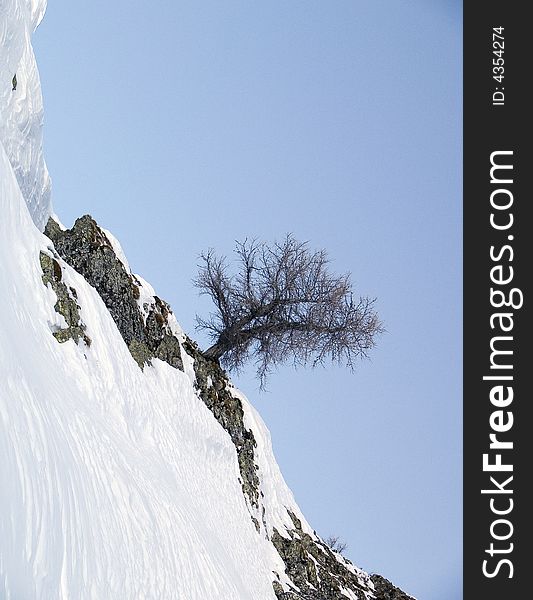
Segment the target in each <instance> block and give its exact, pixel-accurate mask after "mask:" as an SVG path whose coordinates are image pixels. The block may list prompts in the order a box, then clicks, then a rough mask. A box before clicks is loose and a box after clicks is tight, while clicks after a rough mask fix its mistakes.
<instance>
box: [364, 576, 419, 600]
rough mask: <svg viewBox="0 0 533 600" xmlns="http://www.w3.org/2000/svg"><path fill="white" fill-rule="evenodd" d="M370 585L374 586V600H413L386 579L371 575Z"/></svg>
mask: <svg viewBox="0 0 533 600" xmlns="http://www.w3.org/2000/svg"><path fill="white" fill-rule="evenodd" d="M370 579H372V583H373V584H374V588H375V592H374V594H375V595H376V598H378V599H379V600H413V598H412V597H411V596H408V595H407V594H406V593H405V592H402V590H401V589H400V588H397V587H396V586H395V585H393V584H392V583H391V582H390V581H389V580H388V579H385V577H382V576H381V575H371V576H370Z"/></svg>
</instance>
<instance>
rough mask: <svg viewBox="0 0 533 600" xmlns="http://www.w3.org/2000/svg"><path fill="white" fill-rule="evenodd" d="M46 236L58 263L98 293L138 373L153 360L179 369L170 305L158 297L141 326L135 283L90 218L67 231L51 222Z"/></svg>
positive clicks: (78, 220)
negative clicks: (73, 270)
mask: <svg viewBox="0 0 533 600" xmlns="http://www.w3.org/2000/svg"><path fill="white" fill-rule="evenodd" d="M44 233H45V235H47V236H48V237H49V238H50V239H51V240H52V241H53V242H54V247H55V249H56V251H57V252H58V253H59V255H60V256H61V258H63V259H64V260H65V261H66V262H67V263H68V264H69V265H70V266H71V267H73V268H74V269H75V270H76V271H78V273H80V274H81V275H83V277H85V279H86V280H87V281H88V282H89V283H90V284H91V285H92V286H93V287H94V288H96V290H97V291H98V293H99V294H100V297H101V298H102V300H103V301H104V304H105V305H106V307H107V309H108V310H109V312H110V314H111V316H112V317H113V320H114V321H115V323H116V324H117V327H118V330H119V331H120V334H121V335H122V337H123V339H124V341H125V342H126V344H127V346H128V348H129V350H130V352H131V354H132V356H133V358H134V359H135V360H136V361H137V363H138V365H139V366H140V367H141V368H143V366H144V365H145V364H150V359H151V358H154V357H155V358H160V359H161V360H164V361H165V362H167V363H169V364H170V365H171V366H173V367H174V368H177V369H183V363H182V361H181V353H180V348H179V342H178V341H177V340H176V339H175V338H174V336H173V335H172V333H171V331H170V329H169V327H168V315H169V314H170V309H169V306H168V305H167V304H166V303H165V302H163V301H162V300H160V299H159V298H157V297H156V298H155V304H154V306H152V307H147V308H148V310H149V314H148V316H147V317H146V322H145V320H144V319H143V315H142V313H141V311H140V309H139V305H138V302H137V300H138V299H139V295H140V294H139V286H138V284H137V282H136V281H135V278H134V277H133V276H132V275H130V274H129V273H128V272H127V271H126V269H125V267H124V265H123V264H122V262H121V261H120V260H119V259H118V258H117V256H116V254H115V252H114V250H113V246H112V244H111V243H110V241H109V240H108V239H107V237H106V236H105V234H104V232H103V231H102V230H101V229H100V227H98V225H97V223H96V221H95V220H94V219H93V218H92V217H91V216H90V215H85V216H84V217H81V218H79V219H77V220H76V222H75V223H74V226H73V227H72V229H67V230H66V231H63V230H62V229H61V228H60V227H59V225H58V224H57V223H56V222H55V221H54V220H53V219H49V221H48V223H47V225H46V228H45V230H44Z"/></svg>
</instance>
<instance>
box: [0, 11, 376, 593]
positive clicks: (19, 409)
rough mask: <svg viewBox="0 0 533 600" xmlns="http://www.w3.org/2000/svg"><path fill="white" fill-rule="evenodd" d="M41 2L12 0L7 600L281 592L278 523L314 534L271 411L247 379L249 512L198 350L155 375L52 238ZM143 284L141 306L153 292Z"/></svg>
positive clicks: (0, 258)
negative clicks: (60, 305) (67, 333)
mask: <svg viewBox="0 0 533 600" xmlns="http://www.w3.org/2000/svg"><path fill="white" fill-rule="evenodd" d="M45 7H46V2H45V1H44V0H26V1H24V0H0V52H1V58H2V60H1V61H0V68H1V78H0V116H1V120H0V294H1V299H2V300H1V309H0V381H1V382H2V386H1V389H0V600H56V599H57V600H60V599H61V600H67V599H68V600H77V599H79V600H82V599H83V600H87V599H95V600H104V599H108V598H113V600H136V599H139V600H140V599H153V600H171V599H178V598H179V599H182V600H200V599H202V600H205V599H206V598H209V599H210V600H216V599H220V600H263V599H264V600H267V599H268V600H275V598H276V594H275V593H274V589H273V585H272V582H273V580H274V579H277V581H278V582H279V586H280V587H281V588H282V589H283V590H288V589H289V587H290V586H291V585H292V584H291V581H290V580H289V578H288V575H287V574H286V572H285V571H286V564H285V563H284V562H283V560H282V558H281V556H280V554H279V553H278V550H277V549H276V547H275V545H274V544H273V543H272V538H273V535H274V534H275V532H278V533H279V534H280V535H281V536H282V538H284V539H285V538H286V539H291V537H292V538H294V537H296V539H300V538H301V537H302V536H304V534H308V535H309V536H311V537H312V538H313V539H318V538H316V535H315V534H314V532H313V530H312V529H311V527H310V526H309V525H308V524H307V522H306V521H305V519H304V517H303V515H302V514H301V512H300V510H299V508H298V507H297V505H296V503H295V501H294V498H293V496H292V493H291V492H290V490H289V489H288V487H287V485H286V484H285V482H284V480H283V477H282V475H281V473H280V471H279V468H278V466H277V463H276V461H275V459H274V456H273V453H272V448H271V443H270V436H269V434H268V431H267V430H266V428H265V426H264V424H263V422H262V420H261V418H260V417H259V415H258V414H257V413H256V412H255V410H254V409H253V408H252V407H251V406H250V404H249V403H248V401H247V400H246V398H245V397H244V396H243V395H242V394H240V392H238V391H236V390H235V391H234V394H235V397H236V398H238V399H239V400H240V402H241V403H242V407H243V410H244V421H245V424H246V427H247V428H249V429H250V430H251V431H252V432H253V435H254V438H255V441H256V447H255V451H254V452H255V461H256V464H257V468H258V477H259V490H260V497H261V501H260V505H259V507H253V506H251V505H250V504H249V502H248V501H247V499H246V497H245V494H243V487H242V485H241V481H240V479H239V476H240V471H239V464H238V459H237V453H236V448H235V446H234V444H233V442H232V441H231V439H230V436H229V435H228V433H227V432H226V431H225V430H224V429H223V428H222V427H221V425H220V424H219V422H218V421H217V420H216V419H215V417H214V416H213V413H212V412H211V411H210V410H209V409H208V408H207V407H206V405H205V404H204V402H202V400H201V399H200V398H199V395H198V393H197V391H196V390H195V387H194V382H195V372H194V369H193V366H192V359H191V358H190V357H189V356H188V355H187V354H186V353H184V352H182V356H183V358H184V370H183V371H181V370H179V369H176V368H172V367H171V366H169V365H168V364H167V363H165V362H162V361H160V360H153V364H152V366H150V367H145V368H144V370H141V369H140V368H139V366H138V365H137V363H136V362H135V360H134V359H133V358H132V355H131V354H130V352H129V351H128V348H127V346H126V344H125V343H124V341H123V339H122V337H121V335H120V333H119V331H118V329H117V326H116V324H115V322H114V321H113V319H112V317H111V315H110V313H109V311H108V309H107V308H106V306H105V305H104V303H103V301H102V299H101V298H100V296H99V294H98V293H97V291H96V290H95V289H94V288H93V287H91V286H90V285H89V284H88V283H87V281H86V280H85V279H84V278H83V277H82V276H81V275H80V274H78V273H77V272H76V271H74V270H73V269H72V268H71V267H70V266H69V265H68V264H67V263H66V262H64V261H63V260H61V259H60V258H59V257H58V255H57V254H55V251H54V248H53V244H52V242H51V240H50V239H49V238H48V237H46V236H44V235H43V234H42V233H41V231H42V230H43V228H44V225H45V223H46V221H47V219H48V217H49V216H50V215H51V214H52V208H51V203H50V180H49V177H48V172H47V170H46V165H45V162H44V159H43V154H42V98H41V93H40V85H39V76H38V72H37V69H36V65H35V60H34V56H33V52H32V49H31V44H30V36H31V33H32V32H33V30H34V29H35V27H36V26H37V24H38V23H39V21H40V19H41V18H42V16H43V13H44V10H45ZM15 72H16V73H17V79H18V86H17V90H16V91H14V92H13V91H12V90H11V79H12V77H13V74H14V73H15ZM106 233H107V232H106ZM107 234H108V237H109V240H110V241H111V244H112V246H113V248H114V249H115V252H116V254H117V256H119V258H120V259H121V260H122V261H123V263H124V264H125V266H126V268H127V269H128V270H129V267H128V266H127V260H126V258H125V257H124V255H123V253H122V251H121V249H120V245H119V243H118V242H117V240H115V239H114V238H113V237H112V236H111V234H109V233H107ZM41 252H44V253H46V254H47V255H49V256H50V257H55V259H56V260H57V262H58V264H59V265H60V267H61V271H62V273H61V277H62V281H63V283H65V284H66V285H67V286H69V287H71V288H74V289H75V290H76V301H77V304H78V305H79V307H80V315H81V319H82V321H83V322H84V324H85V325H86V333H87V335H88V336H89V338H90V339H91V341H92V342H91V344H90V346H87V345H86V344H85V343H83V342H82V341H80V343H79V344H76V343H75V342H74V341H73V340H72V339H70V340H68V341H66V342H65V343H61V344H60V343H58V341H57V340H56V338H55V337H54V336H53V335H52V333H53V332H54V331H57V330H58V329H60V328H62V327H64V326H65V320H64V318H63V317H62V316H61V315H60V314H59V313H58V312H56V310H55V309H54V305H55V303H56V300H57V297H56V294H55V292H54V291H52V289H51V287H50V285H44V284H43V280H42V275H43V271H42V267H41V263H40V260H39V256H40V253H41ZM138 281H139V283H140V285H141V302H142V301H144V300H146V301H147V302H150V301H151V300H153V295H154V291H153V289H152V288H151V287H150V286H149V285H148V284H147V283H146V282H144V281H143V280H142V279H141V278H138ZM170 325H171V328H172V331H173V333H174V334H175V335H176V336H178V337H179V336H182V337H183V334H182V332H181V329H180V327H179V325H178V324H177V322H176V321H175V319H174V317H173V316H172V322H171V323H170ZM289 511H290V512H291V513H292V514H293V516H294V517H295V518H296V519H298V520H299V521H301V529H299V530H298V531H299V533H296V535H295V536H294V533H293V534H291V533H290V530H292V531H293V532H294V531H295V529H294V528H295V524H294V519H293V518H291V516H290V514H289ZM252 517H254V518H255V519H256V520H255V523H256V524H257V527H256V525H254V521H253V519H252ZM304 537H305V536H304ZM309 539H311V538H309ZM319 552H321V550H319ZM330 554H331V553H330ZM331 556H333V555H331ZM337 560H338V561H339V564H340V563H342V564H343V565H344V566H343V568H346V569H348V571H349V572H350V573H353V574H354V576H355V577H356V578H357V580H358V581H359V580H360V582H361V586H362V588H365V590H367V591H364V592H362V595H359V596H356V595H355V594H353V593H351V592H349V591H346V593H343V597H346V598H356V597H359V598H361V597H368V598H370V597H373V594H372V590H373V584H372V582H371V581H370V579H369V577H368V575H367V574H366V573H363V572H362V571H360V570H358V569H356V568H355V567H353V566H352V565H350V564H347V563H345V562H344V561H343V560H342V558H341V557H340V556H339V557H338V558H334V561H337ZM274 572H275V573H277V577H275V575H274ZM292 589H293V590H294V589H295V588H294V585H292ZM290 597H293V596H290Z"/></svg>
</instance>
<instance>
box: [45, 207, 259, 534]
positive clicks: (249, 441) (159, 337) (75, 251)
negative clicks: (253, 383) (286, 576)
mask: <svg viewBox="0 0 533 600" xmlns="http://www.w3.org/2000/svg"><path fill="white" fill-rule="evenodd" d="M44 233H45V234H46V235H47V236H48V237H49V238H50V239H51V240H52V241H53V242H54V247H55V249H56V251H57V252H58V253H59V255H60V256H61V257H62V258H63V259H64V260H65V261H66V262H67V263H68V264H70V266H71V267H73V268H74V269H75V270H76V271H78V273H80V274H81V275H83V277H85V279H86V280H87V281H88V282H89V283H90V284H91V285H92V286H93V287H94V288H96V290H97V292H98V293H99V294H100V296H101V298H102V300H103V301H104V303H105V305H106V307H107V308H108V310H109V312H110V314H111V316H112V317H113V320H114V321H115V323H116V324H117V327H118V330H119V331H120V333H121V335H122V337H123V339H124V341H125V342H126V344H127V345H128V348H129V350H130V352H131V354H132V356H133V358H134V359H135V360H136V361H137V363H138V365H139V366H140V367H141V368H142V367H143V366H144V365H145V364H150V361H151V359H153V358H159V359H160V360H163V361H165V362H167V363H168V364H169V365H170V366H171V367H174V368H175V369H180V370H183V362H182V358H181V347H180V341H179V340H178V339H177V338H176V337H175V336H174V335H173V334H172V332H171V331H170V328H169V327H168V317H169V315H170V314H171V311H170V307H169V305H168V304H167V303H166V302H165V301H164V300H161V299H160V298H158V297H157V296H155V297H154V303H153V305H152V306H146V305H145V306H144V309H145V311H147V315H146V319H144V318H143V315H142V312H141V309H140V307H139V304H138V299H139V297H140V293H139V286H138V283H137V282H136V280H135V278H134V277H133V276H132V275H131V274H130V273H128V272H127V271H126V269H125V267H124V265H123V264H122V262H121V261H120V260H119V259H118V258H117V256H116V254H115V252H114V250H113V247H112V245H111V243H110V241H109V240H108V239H107V237H106V236H105V234H104V232H103V231H102V230H101V229H100V227H99V226H98V224H97V223H96V221H95V220H94V219H93V218H92V217H91V216H89V215H85V216H84V217H81V218H79V219H77V220H76V222H75V223H74V226H73V227H72V229H68V230H66V231H63V230H62V229H61V228H60V227H59V225H58V224H57V223H56V222H55V221H54V220H53V219H50V220H49V221H48V223H47V225H46V228H45V230H44ZM58 266H59V265H58ZM183 348H184V350H185V351H186V352H187V354H189V355H190V356H191V357H192V358H193V360H194V372H195V375H196V388H197V391H198V395H199V396H200V398H201V399H202V400H203V402H204V403H205V404H206V406H207V407H208V408H209V410H211V412H212V413H213V415H214V416H215V418H216V420H217V421H218V422H219V423H220V425H222V427H223V428H224V429H225V430H226V431H227V432H228V434H229V435H230V437H231V441H232V442H233V443H234V445H235V449H236V451H237V457H238V461H239V470H240V473H241V484H242V489H243V492H244V494H245V496H246V498H247V499H248V501H249V502H250V504H251V506H253V507H255V508H258V506H259V478H258V476H257V465H256V464H255V461H254V448H255V446H256V441H255V439H254V436H253V434H252V432H251V431H250V430H248V429H246V427H245V426H244V412H243V409H242V404H241V401H240V400H239V399H238V398H236V397H235V396H233V394H232V393H231V391H230V388H231V384H230V382H229V380H228V377H227V375H226V373H225V372H224V371H223V370H222V369H221V368H220V366H219V364H218V362H217V361H214V360H209V359H206V358H205V357H204V356H203V354H202V353H201V351H200V350H199V348H198V346H197V345H196V344H195V343H194V342H193V341H192V340H190V339H189V338H186V339H185V340H184V342H183ZM254 522H255V524H256V527H257V528H258V529H259V524H258V523H257V521H256V520H255V519H254Z"/></svg>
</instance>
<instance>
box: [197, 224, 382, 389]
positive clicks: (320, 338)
mask: <svg viewBox="0 0 533 600" xmlns="http://www.w3.org/2000/svg"><path fill="white" fill-rule="evenodd" d="M235 253H236V256H237V265H238V269H237V271H236V273H234V274H230V272H229V268H228V263H227V260H226V258H225V257H218V256H216V255H215V253H214V251H213V250H209V251H208V252H207V253H205V254H202V255H201V257H200V258H201V261H202V262H201V264H200V265H199V272H198V277H197V278H196V280H195V282H194V283H195V285H196V286H197V287H198V288H199V289H200V290H201V292H200V293H202V294H207V295H208V296H210V297H211V299H212V300H213V302H214V303H215V307H216V311H215V312H214V313H212V314H211V315H210V316H209V318H208V319H202V318H200V317H198V316H197V317H196V319H197V324H198V325H197V327H198V328H199V329H202V330H205V331H207V332H208V333H209V335H210V336H211V338H212V340H213V345H212V346H211V347H210V348H208V349H207V350H206V351H205V352H204V355H205V356H206V357H208V358H213V359H217V360H220V361H221V362H222V364H223V365H224V366H225V367H226V368H228V369H229V370H239V369H240V368H241V367H242V366H243V364H244V363H245V362H247V361H248V360H250V359H254V360H255V362H256V366H257V375H258V377H259V379H260V380H261V384H262V386H264V383H265V378H266V376H267V375H268V373H269V372H270V371H271V370H272V368H273V367H274V366H276V365H277V364H279V363H281V362H284V361H286V360H288V359H291V360H292V361H293V362H294V364H295V365H307V364H311V365H312V366H316V365H318V364H323V363H324V362H325V361H326V359H329V360H332V361H337V362H340V363H344V364H345V365H346V366H348V367H349V368H352V369H353V367H354V361H355V359H356V358H361V357H366V356H367V352H368V351H369V350H370V348H372V347H373V346H374V345H375V342H374V339H375V337H376V335H377V334H379V333H381V332H382V331H383V328H382V326H381V323H380V321H379V320H378V317H377V315H376V312H375V311H374V302H375V299H374V300H371V299H369V298H362V297H361V298H359V299H358V300H355V299H354V296H353V293H352V285H351V282H350V276H349V274H346V275H334V274H332V273H330V272H329V271H328V263H329V260H328V258H327V255H326V252H325V251H324V250H319V251H316V252H314V251H311V250H310V249H309V247H308V244H307V242H299V241H297V240H295V239H294V237H293V236H292V235H291V234H289V235H287V236H286V237H285V239H284V241H283V242H281V243H275V244H273V245H267V244H264V243H258V242H257V241H255V240H252V241H248V240H245V241H244V242H237V245H236V249H235Z"/></svg>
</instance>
